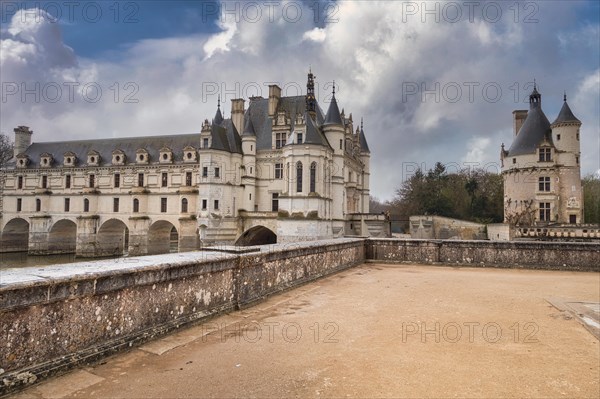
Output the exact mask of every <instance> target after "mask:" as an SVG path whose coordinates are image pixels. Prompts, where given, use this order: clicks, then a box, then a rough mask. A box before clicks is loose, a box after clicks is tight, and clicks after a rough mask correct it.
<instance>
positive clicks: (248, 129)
mask: <svg viewBox="0 0 600 399" xmlns="http://www.w3.org/2000/svg"><path fill="white" fill-rule="evenodd" d="M242 136H256V131H255V130H254V124H253V123H252V118H251V117H250V115H248V119H246V123H245V124H244V131H243V132H242Z"/></svg>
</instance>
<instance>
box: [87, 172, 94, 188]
mask: <svg viewBox="0 0 600 399" xmlns="http://www.w3.org/2000/svg"><path fill="white" fill-rule="evenodd" d="M88 177H89V185H90V188H94V187H96V175H89V176H88Z"/></svg>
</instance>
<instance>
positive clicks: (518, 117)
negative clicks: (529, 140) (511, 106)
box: [513, 109, 527, 136]
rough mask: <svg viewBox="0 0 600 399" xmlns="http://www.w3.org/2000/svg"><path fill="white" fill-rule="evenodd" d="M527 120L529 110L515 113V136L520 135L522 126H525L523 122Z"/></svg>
mask: <svg viewBox="0 0 600 399" xmlns="http://www.w3.org/2000/svg"><path fill="white" fill-rule="evenodd" d="M526 118H527V110H523V109H521V110H516V111H513V129H514V130H515V136H516V135H517V134H519V130H521V126H523V122H525V119H526Z"/></svg>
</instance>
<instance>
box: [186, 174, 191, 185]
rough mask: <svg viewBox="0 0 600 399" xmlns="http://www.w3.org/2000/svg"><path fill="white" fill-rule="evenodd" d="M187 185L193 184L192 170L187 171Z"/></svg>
mask: <svg viewBox="0 0 600 399" xmlns="http://www.w3.org/2000/svg"><path fill="white" fill-rule="evenodd" d="M185 185H186V186H188V187H190V186H191V185H192V172H185Z"/></svg>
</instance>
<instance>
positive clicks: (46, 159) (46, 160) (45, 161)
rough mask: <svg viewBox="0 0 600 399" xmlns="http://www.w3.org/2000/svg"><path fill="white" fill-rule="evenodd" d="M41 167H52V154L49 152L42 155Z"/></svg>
mask: <svg viewBox="0 0 600 399" xmlns="http://www.w3.org/2000/svg"><path fill="white" fill-rule="evenodd" d="M40 166H41V167H42V168H49V167H50V166H52V154H48V153H47V152H45V153H43V154H42V155H40Z"/></svg>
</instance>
